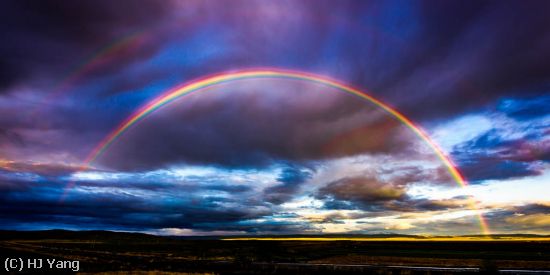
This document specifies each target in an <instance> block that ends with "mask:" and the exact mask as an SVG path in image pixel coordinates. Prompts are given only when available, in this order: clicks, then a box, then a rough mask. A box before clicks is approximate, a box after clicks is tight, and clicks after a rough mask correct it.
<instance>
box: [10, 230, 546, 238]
mask: <svg viewBox="0 0 550 275" xmlns="http://www.w3.org/2000/svg"><path fill="white" fill-rule="evenodd" d="M249 238H253V239H293V238H323V239H327V238H335V239H392V238H396V239H402V238H407V239H417V240H423V239H426V240H428V239H438V238H445V239H449V238H457V239H460V238H491V239H500V238H522V239H528V238H550V235H536V234H494V235H489V236H487V235H462V236H429V237H428V236H421V235H407V234H394V233H388V234H292V235H220V236H157V235H151V234H145V233H133V232H116V231H104V230H82V231H72V230H61V229H55V230H41V231H15V230H0V240H13V239H25V240H43V239H62V240H83V239H88V240H89V239H92V240H136V239H139V240H140V241H161V240H166V239H182V240H219V239H249Z"/></svg>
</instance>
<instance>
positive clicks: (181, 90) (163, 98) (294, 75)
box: [67, 68, 490, 234]
mask: <svg viewBox="0 0 550 275" xmlns="http://www.w3.org/2000/svg"><path fill="white" fill-rule="evenodd" d="M258 78H275V79H277V78H279V79H280V78H286V79H296V80H302V81H309V82H314V83H319V84H323V85H326V86H329V87H333V88H336V89H338V90H341V91H344V92H346V93H349V94H352V95H355V96H358V97H359V98H362V99H364V100H367V101H369V102H371V103H373V104H374V105H376V106H378V107H380V108H382V109H383V110H384V111H386V112H387V113H389V114H391V115H392V116H393V117H394V118H396V119H397V120H398V121H400V122H401V123H402V124H404V125H405V126H407V127H408V128H409V129H411V130H412V131H413V132H414V133H415V134H416V135H417V136H419V137H420V138H421V139H422V140H423V141H424V142H425V143H426V144H427V145H428V146H429V147H430V148H431V149H432V150H433V152H434V153H435V154H436V155H437V157H438V158H439V159H440V160H441V161H442V162H443V164H444V165H445V167H446V168H447V170H448V171H449V173H450V175H451V176H452V178H453V179H454V181H455V182H456V183H457V184H458V185H459V186H460V187H462V188H466V187H467V186H468V183H467V181H466V179H465V178H464V176H462V174H461V173H460V171H459V170H458V168H457V167H456V165H455V164H454V162H453V161H452V159H451V158H450V157H449V156H448V155H447V154H446V153H445V152H444V151H443V150H442V149H441V147H440V146H439V145H438V144H437V143H435V142H434V141H433V140H432V139H431V138H430V137H429V136H428V134H427V133H426V132H425V131H424V130H423V129H422V128H421V127H420V126H418V125H416V124H415V123H413V122H412V121H411V120H410V119H409V118H407V117H406V116H405V115H403V114H402V113H400V112H398V111H397V110H395V109H394V108H392V107H390V106H389V105H387V104H386V103H384V102H382V101H380V100H378V99H376V98H374V97H372V96H371V95H369V94H367V93H365V92H362V91H361V90H359V89H356V88H353V87H351V86H349V85H346V84H343V83H341V82H339V81H336V80H333V79H331V78H329V77H326V76H320V75H315V74H311V73H307V72H301V71H292V70H282V69H274V68H261V69H248V70H241V71H233V72H225V73H221V74H215V75H210V76H206V77H203V78H200V79H197V80H193V81H190V82H186V83H184V84H182V85H178V86H176V87H175V88H171V89H169V90H167V91H166V92H163V93H162V94H161V95H160V96H157V97H156V98H154V99H153V100H151V101H149V102H148V103H147V104H145V105H143V106H142V107H140V108H139V109H138V110H137V111H135V112H134V113H133V114H132V115H131V116H129V117H128V118H127V119H126V120H124V121H123V122H122V123H121V124H120V125H119V126H118V127H117V128H115V130H113V131H112V132H111V133H110V134H109V135H107V136H106V137H105V138H104V139H103V140H102V141H101V142H100V143H99V144H98V145H97V146H96V147H95V148H94V150H92V152H91V153H90V154H89V155H88V157H87V158H86V160H85V161H84V164H83V165H82V167H81V170H87V169H88V168H89V167H90V165H91V164H92V163H93V162H94V161H95V160H96V159H97V158H98V157H99V156H100V155H101V154H103V153H104V152H105V151H106V150H107V149H108V148H109V147H110V145H111V144H113V143H114V142H115V141H116V140H117V139H118V138H119V137H120V136H121V135H122V134H123V133H125V132H126V131H127V130H128V129H130V128H131V127H132V126H134V125H136V124H137V123H138V122H139V121H141V120H143V119H144V118H146V117H147V116H148V115H149V114H151V113H153V112H155V111H157V110H158V109H160V108H161V107H163V106H165V105H167V104H169V103H171V102H173V101H175V100H176V99H178V98H180V97H182V96H185V95H189V94H191V93H193V92H198V91H205V88H207V87H211V86H214V85H218V84H222V83H227V82H232V81H236V80H242V79H258ZM72 185H73V183H70V184H69V186H68V187H67V188H68V189H69V188H70V187H71V186H72ZM469 204H470V207H471V208H472V209H475V210H476V211H477V216H478V219H479V224H480V228H481V231H482V233H483V234H490V230H489V226H488V224H487V222H486V221H485V219H484V217H483V215H482V213H481V211H480V210H479V209H478V207H477V205H476V202H475V201H474V200H473V199H472V198H470V199H469Z"/></svg>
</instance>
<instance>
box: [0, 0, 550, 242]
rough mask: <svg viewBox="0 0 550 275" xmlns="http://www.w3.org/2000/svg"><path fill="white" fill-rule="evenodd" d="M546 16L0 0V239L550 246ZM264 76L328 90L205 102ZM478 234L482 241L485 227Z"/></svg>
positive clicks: (549, 37)
mask: <svg viewBox="0 0 550 275" xmlns="http://www.w3.org/2000/svg"><path fill="white" fill-rule="evenodd" d="M549 9H550V2H548V1H529V2H523V1H436V0H432V1H346V0H343V1H318V0H315V1H314V0H295V1H259V0H258V1H256V0H246V1H239V0H237V1H231V3H229V2H223V1H198V0H196V1H192V0H189V1H175V0H166V1H149V0H140V1H129V0H120V1H107V0H83V1H70V0H66V1H60V0H48V1H15V0H14V1H2V2H1V3H0V35H1V36H2V43H1V44H0V229H8V230H45V229H70V230H115V231H132V232H145V233H151V234H158V235H261V234H325V233H352V234H386V233H387V234H389V233H399V234H424V235H458V234H483V233H488V232H489V233H495V234H496V233H498V234H509V233H510V234H511V233H535V234H549V233H550V197H549V196H548V194H550V138H549V136H550V135H549V134H550V107H549V106H550V92H549V91H550V62H548V60H550V17H548V15H547V11H548V10H549ZM255 68H256V69H257V68H263V69H265V68H267V69H277V70H290V71H295V72H301V73H307V74H314V75H320V76H323V77H328V78H330V79H334V80H337V81H339V82H341V83H345V84H346V85H350V86H352V87H355V88H357V89H358V90H360V91H362V92H364V93H366V94H368V95H370V96H372V97H374V98H376V99H377V100H380V101H381V102H384V103H385V104H387V105H388V106H391V107H392V108H394V109H395V110H397V111H398V112H400V113H402V114H403V115H404V116H405V117H407V118H408V119H409V120H410V121H412V122H413V123H414V124H415V125H416V126H418V127H419V128H421V129H422V130H423V131H424V132H425V133H426V134H427V136H429V139H430V140H431V141H432V142H433V143H434V144H437V147H438V148H440V149H441V150H442V151H443V152H444V154H445V155H446V156H448V158H449V159H451V160H452V162H453V163H454V166H455V167H456V169H458V170H459V171H460V173H461V174H462V175H463V177H464V178H465V180H466V181H467V182H468V185H467V186H461V185H460V184H459V183H457V181H456V179H454V178H453V177H452V175H451V173H450V171H449V169H448V167H447V166H446V165H445V163H444V162H443V161H442V160H441V159H440V158H438V156H437V152H435V151H434V148H433V147H432V146H430V145H429V142H426V140H424V139H422V138H420V137H419V136H418V135H416V134H415V133H414V131H412V130H411V129H410V128H408V127H406V125H404V124H403V123H402V122H401V121H399V120H398V119H396V118H395V117H394V116H392V115H391V114H390V113H388V112H386V111H384V110H383V108H380V106H377V105H376V104H373V103H372V102H369V101H366V100H364V99H362V98H359V97H357V96H353V95H350V94H349V93H346V92H343V91H342V90H340V89H337V88H335V87H330V86H327V85H323V84H322V83H316V82H311V81H305V80H299V79H288V78H249V79H241V80H235V81H230V82H227V83H223V84H218V85H213V86H210V87H207V88H205V89H202V90H200V91H198V92H195V93H192V94H189V95H185V96H182V97H180V98H178V99H176V100H174V101H173V102H171V103H169V104H167V105H165V106H163V107H161V108H159V109H157V110H156V111H155V112H153V113H151V114H150V115H148V116H147V117H145V118H144V119H143V120H141V121H140V122H138V123H136V124H135V125H133V126H132V127H131V128H130V129H128V130H127V131H126V132H124V133H123V134H121V135H120V136H119V137H118V138H117V139H116V140H114V142H113V143H112V144H111V145H110V146H109V147H108V148H107V149H106V150H104V151H103V152H102V153H101V154H100V155H99V156H98V157H97V158H96V159H94V160H93V161H92V162H91V163H87V162H86V159H87V158H88V157H89V156H90V154H92V153H93V152H94V148H96V147H97V146H98V145H99V144H101V141H102V140H104V139H105V137H107V136H108V135H109V134H110V133H111V132H112V131H114V130H115V129H116V128H117V127H118V126H119V125H121V123H122V122H123V121H125V119H127V118H128V117H130V116H131V115H132V114H133V113H135V112H136V110H138V109H139V108H140V107H141V106H144V105H145V104H147V103H148V102H151V101H152V100H154V99H155V98H157V97H159V96H161V95H162V94H163V93H165V92H166V91H169V90H170V89H173V88H174V87H179V86H178V85H183V83H187V82H189V81H193V80H196V79H204V78H207V77H208V76H211V75H215V74H219V73H223V72H237V71H241V70H254V69H255ZM480 220H483V221H484V222H485V223H486V224H487V225H488V230H485V231H484V230H483V227H482V225H481V224H482V221H480Z"/></svg>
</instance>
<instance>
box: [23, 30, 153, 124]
mask: <svg viewBox="0 0 550 275" xmlns="http://www.w3.org/2000/svg"><path fill="white" fill-rule="evenodd" d="M146 34H147V33H146V32H144V31H137V32H132V33H129V34H127V35H125V36H123V37H121V38H119V39H117V40H114V41H113V42H111V43H109V44H107V45H104V46H103V47H101V48H99V49H97V50H96V51H95V52H93V53H92V54H91V55H90V56H88V58H86V59H85V60H84V61H82V62H81V63H79V64H78V65H77V66H76V67H74V68H73V69H72V70H71V71H70V72H69V73H68V74H66V75H65V76H64V77H63V78H62V79H61V80H60V81H59V82H58V83H57V84H56V85H55V86H54V87H53V89H51V92H49V93H48V94H46V96H44V97H43V98H42V99H41V100H40V103H39V104H37V106H38V107H37V108H35V109H34V110H32V112H31V113H30V118H31V119H34V117H35V116H36V115H37V114H38V113H39V112H40V111H41V110H42V108H43V107H44V106H47V105H49V103H50V102H53V101H54V100H55V99H56V98H59V97H61V96H62V95H64V94H66V93H68V92H69V91H70V90H71V88H72V87H73V86H74V85H75V84H76V83H78V82H79V81H80V80H81V79H83V78H84V77H85V76H87V75H88V74H90V73H92V72H94V71H96V70H97V69H98V68H100V67H102V66H104V65H106V64H109V63H110V62H113V60H116V58H118V57H119V54H120V53H121V52H123V51H127V50H134V49H137V48H139V47H140V46H141V45H142V44H144V43H145V42H146V40H147V36H146Z"/></svg>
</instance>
